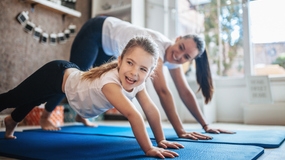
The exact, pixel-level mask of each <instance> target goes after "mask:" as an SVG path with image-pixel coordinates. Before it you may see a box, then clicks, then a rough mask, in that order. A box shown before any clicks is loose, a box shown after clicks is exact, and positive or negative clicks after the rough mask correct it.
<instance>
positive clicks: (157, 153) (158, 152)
mask: <svg viewBox="0 0 285 160" xmlns="http://www.w3.org/2000/svg"><path fill="white" fill-rule="evenodd" d="M145 154H146V156H149V157H159V158H174V157H178V156H179V155H178V153H176V152H173V151H169V150H165V149H163V148H158V147H152V148H151V149H150V150H148V151H147V152H146V153H145Z"/></svg>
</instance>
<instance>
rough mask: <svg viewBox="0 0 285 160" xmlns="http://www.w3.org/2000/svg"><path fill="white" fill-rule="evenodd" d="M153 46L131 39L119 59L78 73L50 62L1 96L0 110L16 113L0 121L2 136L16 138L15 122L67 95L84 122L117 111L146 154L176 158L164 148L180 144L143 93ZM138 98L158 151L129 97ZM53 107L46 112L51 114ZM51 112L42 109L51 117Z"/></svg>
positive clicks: (154, 54)
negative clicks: (165, 130)
mask: <svg viewBox="0 0 285 160" xmlns="http://www.w3.org/2000/svg"><path fill="white" fill-rule="evenodd" d="M156 47H157V46H156V44H155V43H154V42H153V41H152V40H151V39H148V38H145V37H136V38H133V39H131V40H130V41H129V43H128V44H127V45H126V47H125V49H124V50H123V52H122V54H121V56H119V57H118V61H113V62H110V63H106V64H104V65H102V66H100V67H95V68H92V69H91V70H89V71H86V72H82V71H80V70H79V68H78V67H77V66H76V65H75V64H73V63H71V62H67V61H60V60H57V61H52V62H49V63H47V64H46V65H44V66H43V67H41V68H40V69H39V70H37V71H36V72H35V73H34V74H32V75H31V76H30V77H28V78H27V79H26V80H25V81H23V82H22V83H21V84H20V85H19V86H17V87H16V88H14V89H12V90H10V91H9V92H7V93H3V94H0V106H1V108H0V111H1V110H3V109H5V108H12V107H15V108H16V109H15V110H14V111H13V112H12V113H11V115H10V116H7V117H6V118H5V120H4V122H5V126H6V133H5V138H8V139H15V138H16V137H15V136H14V130H15V128H16V126H17V124H18V123H19V122H20V121H21V120H23V118H24V117H25V116H26V115H27V114H28V113H29V112H30V111H31V110H32V108H33V107H34V106H36V105H39V104H40V103H44V102H49V100H50V99H53V98H54V97H55V96H58V95H59V96H61V95H66V97H67V100H68V102H69V104H70V106H71V107H72V108H73V109H74V110H75V111H76V112H77V113H78V114H79V115H80V117H83V118H90V117H94V116H98V115H99V114H101V113H103V112H105V111H107V110H108V109H110V108H113V107H115V108H116V109H117V110H118V111H120V112H121V113H122V114H123V115H124V116H125V117H126V118H128V120H129V122H130V125H131V127H132V130H133V133H134V135H135V137H136V139H137V141H138V143H139V145H140V146H141V148H142V150H143V151H144V152H145V154H146V155H147V156H154V157H160V158H165V157H176V156H178V154H177V153H176V152H172V151H168V150H164V149H162V148H168V147H169V148H177V149H178V148H182V147H183V146H182V145H181V144H179V143H171V142H168V141H166V140H165V138H164V134H163V131H162V126H161V123H160V114H159V112H158V109H157V108H156V106H155V105H154V104H153V102H152V101H151V99H150V98H149V96H148V94H147V92H146V90H145V80H146V79H147V78H148V77H149V76H150V74H151V73H152V72H153V69H154V68H155V66H156V64H157V59H158V51H157V48H156ZM134 97H136V98H137V100H138V101H139V103H140V104H141V107H142V108H143V110H144V112H145V114H146V116H147V119H148V121H149V124H150V126H151V128H152V130H153V133H154V135H155V138H156V142H157V144H158V146H159V147H162V148H158V147H154V146H152V143H151V141H150V139H149V137H148V135H147V132H146V129H145V124H144V120H143V118H142V116H141V115H140V113H139V112H138V111H137V109H136V107H135V106H134V105H133V104H132V103H131V99H133V98H134ZM53 109H54V108H49V110H50V111H52V110H53ZM50 114H51V112H49V111H44V113H43V115H44V116H46V117H49V116H50Z"/></svg>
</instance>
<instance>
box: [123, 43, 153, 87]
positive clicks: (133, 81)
mask: <svg viewBox="0 0 285 160" xmlns="http://www.w3.org/2000/svg"><path fill="white" fill-rule="evenodd" d="M154 62H155V61H154V58H153V56H152V55H151V54H150V53H148V52H146V51H144V50H143V49H142V48H140V47H135V48H133V49H131V50H129V51H127V53H126V54H125V55H124V57H123V59H121V57H119V58H118V66H119V78H120V81H121V84H122V86H123V88H124V89H125V90H126V91H129V92H130V91H132V90H133V88H134V87H137V86H139V85H141V84H142V83H143V82H145V80H146V78H147V77H148V76H149V75H150V73H151V71H152V69H153V66H154Z"/></svg>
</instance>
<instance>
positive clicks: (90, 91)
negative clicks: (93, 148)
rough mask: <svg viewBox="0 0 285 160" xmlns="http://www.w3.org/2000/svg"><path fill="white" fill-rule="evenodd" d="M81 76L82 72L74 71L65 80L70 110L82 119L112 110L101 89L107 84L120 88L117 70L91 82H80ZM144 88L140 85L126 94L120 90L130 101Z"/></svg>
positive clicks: (143, 85) (143, 84)
mask: <svg viewBox="0 0 285 160" xmlns="http://www.w3.org/2000/svg"><path fill="white" fill-rule="evenodd" d="M82 74H83V72H82V71H74V72H72V73H71V74H70V75H69V76H68V78H67V80H66V84H65V94H66V97H67V100H68V102H69V105H70V106H71V108H73V109H74V110H75V111H76V112H77V113H78V114H79V115H80V116H82V117H83V118H91V117H96V116H98V115H99V114H101V113H103V112H106V111H107V110H109V109H111V108H113V106H112V104H111V103H110V102H109V101H108V100H107V99H106V97H105V95H104V94H103V92H102V88H103V86H104V85H106V84H109V83H115V84H118V85H119V86H121V87H122V85H121V83H120V81H119V75H118V70H117V68H115V69H112V70H110V71H108V72H106V73H104V74H103V75H102V76H101V77H100V78H96V79H95V80H92V81H90V80H82ZM144 87H145V83H142V84H141V85H139V86H138V87H135V88H134V89H133V91H132V92H127V91H126V90H124V89H123V87H122V90H123V93H124V95H125V96H126V97H128V98H129V99H130V100H132V99H133V98H134V97H135V96H136V94H137V93H138V92H139V91H141V90H142V89H143V88H144Z"/></svg>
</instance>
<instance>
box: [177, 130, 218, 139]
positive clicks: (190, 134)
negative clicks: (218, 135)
mask: <svg viewBox="0 0 285 160" xmlns="http://www.w3.org/2000/svg"><path fill="white" fill-rule="evenodd" d="M179 138H187V139H193V140H199V139H202V140H209V139H213V137H210V136H206V135H203V134H201V133H197V132H186V133H182V134H181V135H179Z"/></svg>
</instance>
